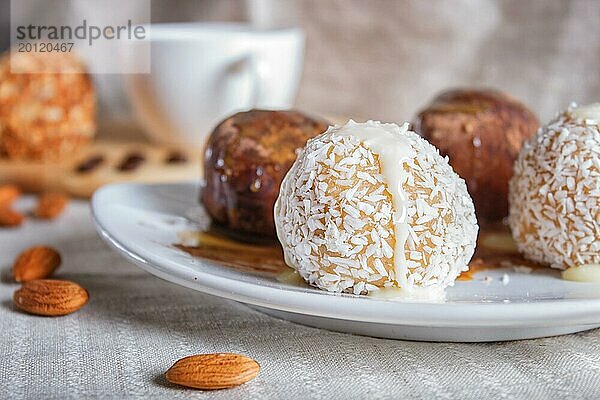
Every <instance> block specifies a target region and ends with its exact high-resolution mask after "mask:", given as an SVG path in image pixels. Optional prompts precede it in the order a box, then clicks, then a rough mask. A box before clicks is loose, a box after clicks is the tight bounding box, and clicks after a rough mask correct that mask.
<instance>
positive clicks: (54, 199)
mask: <svg viewBox="0 0 600 400" xmlns="http://www.w3.org/2000/svg"><path fill="white" fill-rule="evenodd" d="M68 203H69V197H68V196H66V195H65V194H63V193H55V192H48V193H44V194H43V195H41V196H40V199H39V200H38V204H37V207H36V209H35V216H36V217H38V218H45V219H54V218H56V217H58V216H59V215H60V214H61V213H62V212H63V210H64V209H65V207H66V205H67V204H68Z"/></svg>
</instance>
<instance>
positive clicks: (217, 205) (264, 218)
mask: <svg viewBox="0 0 600 400" xmlns="http://www.w3.org/2000/svg"><path fill="white" fill-rule="evenodd" d="M327 125H328V124H327V122H325V121H322V120H318V119H313V118H311V117H308V116H306V115H304V114H303V113H301V112H298V111H267V110H251V111H246V112H240V113H237V114H235V115H233V116H231V117H229V118H227V119H226V120H224V121H223V122H221V123H220V124H219V125H218V126H217V127H216V128H215V129H214V131H213V132H212V134H211V136H210V138H209V139H208V142H207V144H206V149H205V154H204V176H205V180H206V185H205V187H204V188H203V190H202V194H201V202H202V204H203V205H204V207H205V208H206V210H207V212H208V214H209V215H210V216H211V218H212V219H213V222H214V223H216V224H217V225H219V226H222V227H225V228H227V229H229V230H231V231H233V232H234V233H239V234H242V235H244V234H245V235H248V236H249V237H253V238H255V239H259V240H260V239H268V238H272V239H275V225H274V222H273V207H274V205H275V200H276V199H277V195H278V194H279V186H280V185H281V181H282V180H283V177H284V176H285V174H286V173H287V171H288V170H289V169H290V167H291V166H292V163H293V162H294V161H295V160H296V150H297V149H300V148H303V147H304V145H305V144H306V141H307V140H308V139H310V138H312V137H314V136H316V135H318V134H319V133H321V132H323V131H325V129H326V128H327Z"/></svg>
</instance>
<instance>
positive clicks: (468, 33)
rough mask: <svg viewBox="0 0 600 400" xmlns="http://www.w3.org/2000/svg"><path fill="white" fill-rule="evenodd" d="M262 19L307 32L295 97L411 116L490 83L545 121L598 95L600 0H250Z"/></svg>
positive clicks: (306, 103)
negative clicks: (439, 97)
mask: <svg viewBox="0 0 600 400" xmlns="http://www.w3.org/2000/svg"><path fill="white" fill-rule="evenodd" d="M250 4H251V5H252V7H250V8H249V11H250V17H251V19H253V20H254V21H256V22H257V23H259V24H263V25H273V24H275V25H277V24H279V25H288V24H291V25H293V24H296V25H299V26H301V27H302V28H304V29H305V30H306V31H307V34H308V44H307V58H306V65H305V71H304V77H303V80H302V85H301V89H300V93H299V96H298V105H299V106H300V107H303V108H308V109H312V110H314V111H317V112H321V110H324V111H325V112H326V113H329V114H334V115H356V116H361V117H367V118H380V119H389V120H400V119H409V118H411V117H412V116H413V114H414V113H415V111H417V110H418V109H419V108H421V107H422V106H424V105H425V104H426V103H427V102H428V101H429V100H430V99H431V98H432V97H433V96H434V95H435V94H436V93H437V92H438V91H440V90H443V89H444V88H448V87H452V86H457V85H478V86H492V87H497V88H500V89H503V90H506V91H508V92H509V93H511V94H513V95H515V96H517V97H518V98H520V99H522V100H523V101H525V102H526V103H528V104H529V105H530V106H531V107H532V108H533V109H534V111H536V112H537V113H538V114H539V115H540V117H541V119H542V121H545V120H547V119H548V118H551V117H552V116H553V115H554V114H555V113H556V112H557V111H558V110H559V109H560V108H563V107H565V106H566V105H568V103H569V102H570V101H576V102H580V103H585V102H592V101H600V71H599V70H600V23H599V21H600V2H599V1H598V0H576V1H564V0H530V1H520V0H504V1H494V0H450V1H444V0H430V1H420V0H408V1H394V0H390V1H386V0H375V1H361V0H325V1H293V0H284V1H281V0H265V1H251V2H250Z"/></svg>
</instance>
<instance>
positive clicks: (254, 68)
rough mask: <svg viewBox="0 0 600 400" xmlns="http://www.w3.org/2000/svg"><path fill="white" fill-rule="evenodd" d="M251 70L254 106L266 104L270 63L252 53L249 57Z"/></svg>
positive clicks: (252, 101) (252, 102)
mask: <svg viewBox="0 0 600 400" xmlns="http://www.w3.org/2000/svg"><path fill="white" fill-rule="evenodd" d="M248 63H249V65H250V70H251V73H252V92H251V93H252V94H251V98H250V100H251V104H252V107H260V106H265V104H264V102H265V99H266V98H267V87H268V75H269V65H268V64H267V63H266V62H265V60H264V59H263V58H262V57H261V56H259V55H250V56H249V58H248Z"/></svg>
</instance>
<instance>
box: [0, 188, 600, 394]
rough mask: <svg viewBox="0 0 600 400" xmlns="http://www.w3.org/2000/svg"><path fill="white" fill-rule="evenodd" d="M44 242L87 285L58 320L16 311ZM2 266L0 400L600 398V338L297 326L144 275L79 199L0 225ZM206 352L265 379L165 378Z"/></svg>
mask: <svg viewBox="0 0 600 400" xmlns="http://www.w3.org/2000/svg"><path fill="white" fill-rule="evenodd" d="M32 201H33V199H31V198H26V199H24V200H22V201H21V202H20V203H19V205H18V206H19V207H21V208H23V209H27V208H29V207H30V206H31V204H32ZM36 244H48V245H51V246H55V247H56V248H57V249H59V250H60V252H61V254H62V256H63V265H62V266H61V268H60V269H59V270H58V271H57V274H56V276H57V277H58V278H63V279H70V280H73V281H75V282H78V283H79V284H81V285H82V286H83V287H85V288H86V289H88V291H89V292H90V301H89V303H88V304H87V305H86V306H85V307H84V308H83V309H81V310H80V311H78V312H76V313H75V314H72V315H69V316H65V317H60V318H44V317H36V316H31V315H26V314H24V313H21V312H19V311H18V310H16V309H15V307H14V306H13V304H12V300H11V297H12V293H13V292H14V290H16V289H17V288H18V285H17V284H14V283H12V282H11V280H10V277H9V276H10V275H9V270H10V265H11V264H12V261H13V259H14V258H15V256H16V255H17V254H18V253H19V252H20V251H21V250H23V249H25V248H27V247H29V246H31V245H36ZM0 268H1V271H2V279H1V283H0V399H22V398H29V399H43V398H50V399H81V398H119V399H129V398H145V399H152V398H170V399H179V398H186V399H187V398H207V399H252V398H259V399H307V398H313V399H387V398H409V399H411V398H441V399H484V398H523V399H533V398H541V399H550V398H569V399H597V398H600V330H594V331H588V332H583V333H579V334H574V335H568V336H561V337H552V338H545V339H538V340H525V341H518V342H504V343H488V344H456V343H421V342H409V341H394V340H383V339H374V338H368V337H361V336H354V335H348V334H343V333H335V332H329V331H324V330H320V329H315V328H310V327H305V326H301V325H296V324H293V323H290V322H286V321H281V320H277V319H274V318H271V317H268V316H265V315H262V314H260V313H258V312H256V311H253V310H251V309H249V308H248V307H246V306H244V305H242V304H239V303H236V302H232V301H228V300H224V299H220V298H217V297H212V296H208V295H204V294H202V293H198V292H195V291H193V290H190V289H186V288H183V287H179V286H177V285H174V284H171V283H168V282H165V281H162V280H160V279H158V278H156V277H154V276H152V275H150V274H147V273H145V272H144V271H142V270H140V269H138V268H137V267H135V266H134V265H132V264H130V263H128V262H127V261H126V260H124V259H122V258H121V257H120V256H119V255H117V254H116V253H115V252H113V251H112V250H111V249H109V248H108V246H107V245H105V244H104V242H103V241H102V240H101V239H100V238H99V237H98V235H97V234H96V232H95V230H94V227H93V223H92V220H91V217H90V211H89V205H88V203H86V202H83V201H75V202H72V203H71V204H70V206H69V208H68V209H67V211H66V212H65V214H64V215H62V216H61V218H60V219H59V220H58V221H55V222H42V221H35V220H32V219H30V220H28V221H27V222H26V224H25V225H24V227H22V228H19V229H15V230H7V229H2V230H0ZM208 352H237V353H242V354H246V355H248V356H250V357H253V358H255V359H256V360H257V361H258V362H259V363H260V364H261V366H262V369H261V372H260V374H259V376H258V377H257V378H256V379H255V380H253V381H251V382H249V383H248V384H245V385H243V386H240V387H237V388H234V389H229V390H222V391H215V392H202V391H195V390H189V389H185V388H180V387H176V386H174V385H171V384H169V383H168V382H166V381H165V379H164V378H163V373H164V371H166V370H167V369H168V368H169V367H170V366H171V365H172V364H173V362H175V361H176V360H177V359H179V358H181V357H184V356H187V355H192V354H197V353H208Z"/></svg>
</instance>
